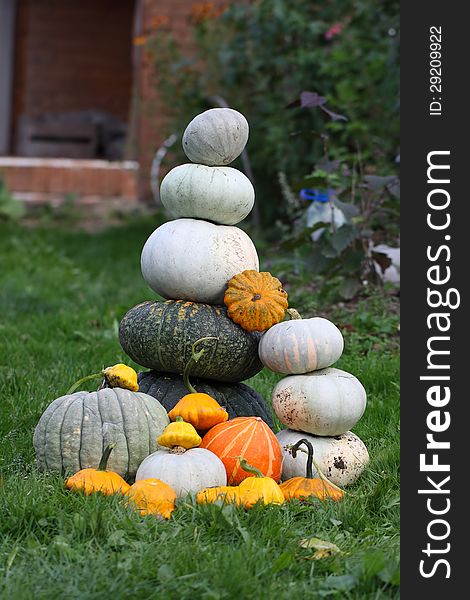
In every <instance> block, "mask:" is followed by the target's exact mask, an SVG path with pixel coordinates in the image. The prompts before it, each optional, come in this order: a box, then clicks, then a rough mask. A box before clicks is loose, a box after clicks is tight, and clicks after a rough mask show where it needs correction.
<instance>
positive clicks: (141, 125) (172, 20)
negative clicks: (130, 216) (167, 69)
mask: <svg viewBox="0 0 470 600" xmlns="http://www.w3.org/2000/svg"><path fill="white" fill-rule="evenodd" d="M141 2H142V5H143V6H142V8H143V32H142V33H144V34H145V33H149V32H151V31H152V27H153V24H154V23H155V22H159V21H161V20H164V21H165V22H167V23H168V27H169V28H170V29H171V31H172V33H173V34H174V36H175V38H176V39H177V40H178V43H179V44H180V46H181V47H182V48H183V49H185V50H186V51H188V52H191V40H192V33H191V15H192V12H193V8H194V7H195V6H200V5H202V4H205V3H206V2H204V0H172V1H171V2H170V1H168V2H165V1H162V0H141ZM211 4H213V5H215V6H217V5H222V4H227V0H213V1H212V2H211ZM157 35H158V29H157ZM152 75H153V65H151V64H149V63H148V62H147V61H146V60H145V53H144V52H143V51H141V52H140V69H139V73H138V75H137V81H136V85H137V89H138V97H139V99H138V108H137V110H136V112H137V115H136V117H135V119H136V124H135V130H136V132H137V135H136V144H137V155H138V157H139V162H140V166H141V171H140V172H141V186H140V195H141V196H142V197H145V198H147V199H148V198H149V195H150V188H149V170H150V163H151V160H152V158H153V155H154V153H155V150H156V149H157V148H158V147H159V146H160V145H161V144H162V142H163V141H164V139H165V130H166V127H165V126H166V125H167V123H168V107H167V106H165V105H164V104H163V103H162V101H161V100H160V99H159V97H158V93H157V92H156V89H155V84H154V81H153V80H152ZM177 143H180V142H177ZM169 163H170V159H167V160H166V161H165V164H166V165H167V166H168V165H169Z"/></svg>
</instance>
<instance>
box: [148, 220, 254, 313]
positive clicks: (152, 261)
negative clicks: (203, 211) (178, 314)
mask: <svg viewBox="0 0 470 600" xmlns="http://www.w3.org/2000/svg"><path fill="white" fill-rule="evenodd" d="M141 267H142V275H143V276H144V279H145V281H146V282H147V283H148V284H149V286H150V287H151V288H152V289H153V290H154V291H155V292H157V294H160V295H161V296H163V297H164V298H168V299H173V300H191V301H193V302H206V303H207V304H222V303H223V298H224V292H225V288H226V286H227V281H228V280H229V279H231V278H232V277H233V276H234V275H236V274H237V273H241V272H242V271H244V270H245V269H254V270H255V271H257V270H258V269H259V261H258V255H257V253H256V248H255V246H254V244H253V242H252V241H251V239H250V238H249V237H248V235H247V234H246V233H245V232H244V231H242V230H241V229H238V228H237V227H232V226H227V225H214V224H213V223H209V222H208V221H203V220H197V219H177V220H175V221H169V222H168V223H164V224H163V225H161V226H160V227H158V229H156V230H155V231H154V232H153V233H152V234H151V236H150V237H149V238H148V240H147V241H146V243H145V245H144V248H143V250H142V256H141Z"/></svg>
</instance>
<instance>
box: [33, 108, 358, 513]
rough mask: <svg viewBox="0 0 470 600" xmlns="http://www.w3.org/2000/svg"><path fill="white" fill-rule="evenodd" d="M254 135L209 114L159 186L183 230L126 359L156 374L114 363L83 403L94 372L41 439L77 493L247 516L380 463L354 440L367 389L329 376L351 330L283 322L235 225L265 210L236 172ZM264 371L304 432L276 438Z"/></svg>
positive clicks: (127, 344) (187, 136) (132, 320)
mask: <svg viewBox="0 0 470 600" xmlns="http://www.w3.org/2000/svg"><path fill="white" fill-rule="evenodd" d="M247 139H248V123H247V121H246V119H245V118H244V117H243V115H241V114H240V113H238V112H237V111H234V110H232V109H212V110H210V111H206V112H205V113H202V114H201V115H198V116H197V117H196V118H195V119H193V121H192V122H191V123H190V124H189V125H188V127H187V128H186V131H185V133H184V136H183V148H184V150H185V152H186V154H187V156H188V158H189V159H190V160H191V161H193V162H192V163H190V164H185V165H181V166H178V167H176V168H175V169H173V170H172V171H170V172H169V173H168V174H167V176H166V177H165V179H164V180H163V182H162V185H161V199H162V202H163V204H164V205H165V206H166V208H167V209H168V211H169V212H170V213H171V215H172V216H173V217H175V219H174V220H173V221H170V222H167V223H164V224H163V225H161V226H160V227H158V228H157V229H156V230H155V231H154V232H153V233H152V234H151V235H150V237H149V238H148V240H147V241H146V243H145V245H144V248H143V251H142V256H141V267H142V274H143V276H144V278H145V280H146V281H147V283H148V284H149V285H150V287H151V288H152V289H153V290H154V291H156V292H157V293H158V294H160V295H161V296H163V297H164V298H166V299H167V300H165V301H153V302H144V303H142V304H139V305H137V306H135V307H133V308H132V309H130V310H129V311H128V312H127V314H126V315H125V316H124V318H123V319H122V322H121V324H120V329H119V339H120V343H121V346H122V347H123V349H124V351H125V352H126V353H127V354H128V355H129V356H130V357H131V358H132V359H133V360H134V361H135V362H136V363H138V364H140V365H142V366H144V367H148V368H150V369H151V370H150V371H147V372H145V373H141V374H140V375H139V380H138V381H137V374H136V373H135V371H133V369H131V368H130V367H127V366H125V365H115V366H114V367H110V368H108V369H105V370H104V371H102V372H101V373H99V374H97V375H96V376H100V377H104V380H103V384H102V386H101V387H100V389H99V390H98V391H96V392H76V391H75V390H76V389H77V386H78V385H80V384H81V383H82V382H84V381H86V380H87V379H89V378H90V377H93V376H89V377H85V378H84V379H83V380H80V381H79V382H77V384H76V385H75V386H73V387H72V388H71V389H70V390H69V392H68V393H67V394H66V395H65V396H62V397H61V398H58V399H57V400H55V401H54V402H52V404H51V405H50V406H49V407H48V408H47V409H46V411H45V412H44V414H43V415H42V417H41V419H40V420H39V423H38V425H37V427H36V430H35V434H34V444H35V447H36V453H37V458H38V463H39V466H40V467H41V468H43V469H47V470H54V471H59V472H62V473H67V472H75V475H74V476H72V477H70V478H69V479H68V480H67V487H69V488H71V489H81V490H83V491H85V493H93V492H95V491H101V492H103V493H106V494H108V493H121V494H123V495H124V496H126V498H131V499H132V502H133V503H134V504H136V505H137V506H138V507H139V510H140V511H141V512H142V513H143V514H146V513H148V512H156V513H158V514H161V515H163V516H165V517H169V516H170V515H171V512H172V510H173V509H174V501H175V499H176V498H177V497H182V496H185V495H186V494H188V493H194V494H196V495H197V500H198V502H200V503H206V502H213V501H215V500H217V499H222V500H224V501H230V502H236V503H238V504H241V505H243V506H246V507H251V506H253V504H255V503H256V502H258V501H260V500H261V501H262V502H264V503H268V502H269V503H270V502H275V503H281V502H283V501H284V499H290V498H292V497H305V496H310V495H314V496H317V497H318V498H321V499H324V498H325V497H327V496H328V497H330V498H332V499H335V500H338V499H340V498H341V497H342V495H343V492H342V490H341V489H339V488H338V487H337V485H336V484H339V485H346V484H348V483H351V482H352V481H354V480H355V479H356V478H357V476H358V475H359V473H360V472H361V471H362V469H363V467H364V465H365V463H366V462H367V459H368V456H367V450H366V449H365V446H364V445H363V444H362V442H361V441H360V440H359V438H357V437H356V436H354V434H352V433H351V432H349V431H347V430H348V429H349V428H350V427H352V426H353V425H354V424H355V422H356V421H357V420H358V419H359V418H360V416H361V415H362V412H363V411H364V408H365V400H366V399H365V392H364V389H363V388H362V386H361V384H360V383H359V381H358V380H357V379H356V378H355V377H353V376H352V375H350V374H348V373H345V372H344V371H340V370H338V369H334V368H329V367H330V366H331V365H332V364H333V363H334V362H335V361H336V360H337V359H338V358H339V357H340V355H341V353H342V350H343V339H342V336H341V333H340V332H339V330H338V329H337V328H336V327H335V326H334V325H333V324H332V323H330V322H329V321H327V320H326V319H319V318H315V319H305V320H302V319H300V317H299V315H298V313H296V311H293V310H292V309H290V310H289V312H290V315H291V319H290V320H288V321H283V319H284V318H285V315H286V310H287V306H288V303H287V294H286V292H285V291H284V290H283V289H282V284H281V282H280V281H279V280H278V279H276V278H275V277H272V276H271V275H270V274H269V273H259V272H258V267H259V264H258V256H257V253H256V249H255V247H254V244H253V242H252V241H251V239H250V238H249V237H248V235H247V234H246V233H244V232H243V231H242V230H241V229H238V228H237V227H235V226H234V225H235V224H237V223H238V222H239V221H241V220H242V219H243V218H244V217H245V216H246V215H247V214H248V213H249V212H250V210H251V208H252V207H253V203H254V190H253V186H252V185H251V183H250V181H249V180H248V179H247V178H246V177H245V176H244V175H243V174H242V173H241V172H239V171H237V170H236V169H233V168H231V167H227V166H226V165H227V164H229V163H230V162H232V161H233V160H234V159H235V158H236V157H237V156H239V154H240V153H241V152H242V151H243V148H244V146H245V144H246V142H247ZM296 317H297V318H296ZM263 366H266V367H268V368H270V369H271V370H273V371H275V372H278V373H285V374H288V375H289V376H288V377H286V378H285V379H283V380H281V381H280V382H279V383H278V385H277V386H276V388H275V390H274V392H273V408H274V410H275V412H276V414H277V416H278V417H279V419H280V420H281V421H282V422H283V423H284V424H285V425H287V426H288V427H290V429H287V430H283V431H281V432H280V433H279V434H278V436H277V437H276V436H275V435H274V433H273V431H272V429H273V422H272V418H271V416H270V414H269V411H268V409H267V407H266V405H265V403H264V400H263V399H262V398H261V396H259V395H258V394H257V393H256V392H255V391H254V390H252V389H251V388H249V387H248V386H246V385H244V384H243V383H241V382H242V381H243V380H245V379H248V378H249V377H252V376H253V375H255V374H256V373H258V372H259V371H260V370H261V369H262V368H263ZM281 446H282V447H283V448H281ZM301 446H305V448H306V449H307V451H306V452H305V451H303V452H302V448H301ZM325 448H327V450H324V449H325ZM283 451H284V456H283ZM108 462H109V464H108ZM313 467H315V471H316V472H315V475H314V470H313ZM107 469H109V470H107ZM323 472H326V474H327V478H326V477H325V476H324V474H323ZM338 473H341V474H342V477H340V476H339V475H338ZM305 474H306V475H307V477H305ZM281 476H282V479H283V480H284V483H283V484H282V485H281V486H278V483H279V481H280V480H281ZM134 480H135V483H133V485H131V486H130V485H129V483H128V482H131V483H132V482H133V481H134ZM286 480H287V481H286Z"/></svg>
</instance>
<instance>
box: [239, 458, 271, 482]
mask: <svg viewBox="0 0 470 600" xmlns="http://www.w3.org/2000/svg"><path fill="white" fill-rule="evenodd" d="M237 458H238V460H239V461H240V467H241V468H242V469H243V470H244V471H246V472H247V473H251V474H252V475H254V476H255V477H264V476H265V475H264V473H262V472H261V471H260V470H259V469H258V468H257V467H254V466H253V465H250V464H249V463H247V462H246V460H245V459H244V458H243V456H237Z"/></svg>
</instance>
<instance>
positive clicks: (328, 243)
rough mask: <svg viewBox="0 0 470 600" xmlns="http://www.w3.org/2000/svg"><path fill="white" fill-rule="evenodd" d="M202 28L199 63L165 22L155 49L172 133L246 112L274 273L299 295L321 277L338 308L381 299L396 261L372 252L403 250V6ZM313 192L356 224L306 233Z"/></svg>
mask: <svg viewBox="0 0 470 600" xmlns="http://www.w3.org/2000/svg"><path fill="white" fill-rule="evenodd" d="M192 21H193V34H194V37H193V45H192V47H191V50H190V53H186V54H185V53H183V52H182V51H181V48H180V46H179V44H178V41H177V40H176V39H175V38H174V37H173V35H172V33H171V31H170V29H168V28H167V24H166V23H162V22H159V24H158V27H157V30H156V31H155V32H154V35H151V36H150V37H149V38H148V39H147V42H146V46H145V47H146V50H147V52H148V53H149V54H148V56H149V57H150V60H152V61H153V62H154V64H155V78H156V81H155V85H156V86H157V89H158V92H159V94H160V95H161V97H162V98H163V100H164V101H165V103H166V105H167V106H169V107H171V112H172V119H171V120H170V122H169V125H168V132H167V133H172V132H177V133H178V134H179V135H181V134H182V132H183V130H184V128H185V127H186V125H187V123H188V122H189V121H190V120H191V119H192V118H193V117H194V116H195V115H196V114H198V113H200V112H201V111H203V110H206V109H208V108H211V107H213V106H221V105H223V104H224V102H226V103H227V105H228V106H230V107H233V108H236V109H238V110H240V111H241V112H242V113H243V114H244V115H245V116H246V117H247V119H248V122H249V123H250V139H249V143H248V146H247V149H248V152H249V160H250V163H251V166H252V169H253V175H254V183H255V188H256V197H257V206H258V208H259V210H260V213H261V219H262V224H263V232H264V233H265V234H266V235H267V238H268V241H270V242H271V245H273V246H274V248H272V250H273V251H272V252H271V253H270V254H271V256H273V260H272V261H271V262H272V263H273V264H275V266H277V267H278V268H279V269H280V270H281V272H282V270H283V269H282V263H283V261H284V262H285V261H286V260H287V267H286V271H287V273H289V277H290V279H293V278H297V280H298V281H297V284H298V285H299V286H300V287H302V286H304V284H305V285H306V286H307V287H308V286H309V285H311V283H312V281H313V280H314V277H315V276H319V277H320V281H321V289H322V292H323V293H324V294H325V295H328V294H331V296H332V298H334V297H335V296H337V295H338V293H339V294H340V295H341V296H342V297H344V298H352V297H354V296H355V295H356V294H357V293H358V292H359V291H361V290H363V289H364V287H365V286H366V285H369V284H372V285H376V284H378V285H381V283H382V279H381V273H380V272H381V271H383V270H384V269H385V268H386V267H387V266H388V263H389V261H388V259H387V257H385V255H382V256H377V255H375V256H374V254H373V252H372V250H371V248H372V246H373V245H374V244H375V243H377V242H388V243H391V244H392V245H396V243H397V240H398V214H399V179H398V177H397V174H398V162H397V160H396V156H397V154H398V153H399V99H398V93H399V32H398V27H399V3H398V2H397V1H396V0H382V1H377V0H328V1H325V2H323V3H316V2H311V1H310V0H256V1H254V2H249V3H233V4H230V5H228V6H224V7H220V6H216V5H214V4H212V3H210V2H204V3H201V4H197V5H195V6H194V9H193V15H192ZM179 147H180V145H179V144H178V148H179ZM177 152H178V151H177ZM179 152H180V154H179V155H178V154H176V156H175V157H174V158H175V161H176V162H187V158H186V157H185V156H184V154H183V153H182V150H181V149H180V148H179ZM234 166H235V167H238V168H242V165H241V162H240V159H238V161H237V162H236V163H235V164H234ZM304 188H308V189H310V190H312V189H318V190H326V189H331V188H332V189H333V190H334V195H335V196H334V204H335V205H336V208H337V209H340V210H341V211H342V212H343V213H344V215H345V216H346V219H347V223H346V224H345V225H343V226H342V227H339V228H337V229H336V228H335V227H334V225H331V224H328V225H327V226H326V227H325V224H317V225H315V226H314V227H313V228H311V227H310V228H309V227H307V226H306V222H305V212H306V210H307V208H308V203H306V202H302V200H301V199H300V197H299V192H300V190H301V189H304ZM320 227H321V228H322V229H323V230H324V231H323V233H322V235H321V237H320V238H319V239H318V240H317V241H315V242H312V239H311V235H312V233H313V232H314V231H315V230H317V229H318V228H320ZM286 253H288V256H287V255H286ZM293 265H294V268H293Z"/></svg>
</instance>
